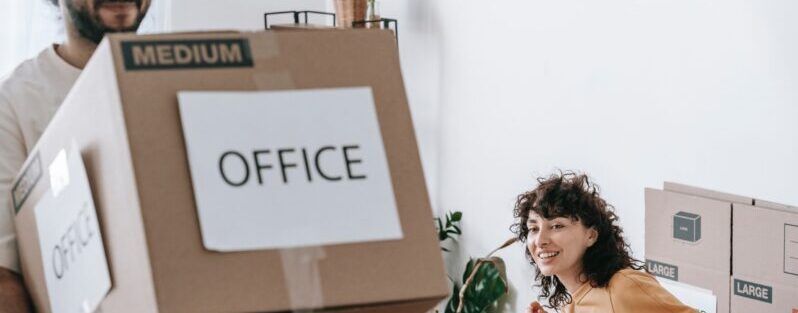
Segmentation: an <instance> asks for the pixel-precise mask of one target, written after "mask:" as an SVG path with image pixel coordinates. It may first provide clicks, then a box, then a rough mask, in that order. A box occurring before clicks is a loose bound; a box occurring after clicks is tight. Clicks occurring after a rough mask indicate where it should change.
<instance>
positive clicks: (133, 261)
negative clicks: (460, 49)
mask: <svg viewBox="0 0 798 313" xmlns="http://www.w3.org/2000/svg"><path fill="white" fill-rule="evenodd" d="M223 45H227V46H223ZM208 47H211V49H216V50H213V51H214V53H215V54H214V55H215V56H216V57H213V58H211V56H212V55H210V52H208V53H206V54H205V55H201V54H199V52H201V50H200V49H208ZM213 47H216V48H213ZM136 49H138V50H136ZM223 49H226V50H223ZM206 52H207V51H206ZM225 53H226V54H225ZM225 56H226V57H227V59H225ZM357 86H366V87H369V88H370V90H371V92H372V94H373V101H374V105H373V108H374V110H375V113H376V117H375V119H376V120H378V121H379V123H378V124H379V126H378V127H379V131H380V137H381V140H382V142H383V144H384V147H383V148H384V152H385V157H386V158H387V169H388V171H389V172H390V176H389V177H388V179H389V183H390V185H391V186H392V190H393V193H394V195H395V199H394V200H395V205H396V214H397V217H398V220H399V221H400V222H401V239H395V240H373V241H368V242H353V243H338V244H329V245H319V246H312V247H302V248H287V247H285V248H275V249H265V250H258V249H250V250H248V251H237V252H220V251H216V250H211V249H208V248H206V247H205V244H207V242H206V241H205V239H206V238H205V237H204V236H205V233H204V230H203V229H204V227H205V225H203V223H201V222H204V221H203V217H202V216H200V214H199V213H198V203H199V202H198V199H200V198H198V196H200V194H196V193H195V188H196V187H197V186H195V185H197V184H198V183H200V181H193V180H192V175H194V174H195V172H193V170H192V168H191V167H190V165H189V159H191V158H192V157H194V156H192V155H189V154H188V153H187V146H186V141H185V139H188V137H186V138H184V135H186V134H184V129H183V128H182V127H181V116H180V112H179V111H178V92H180V91H186V90H189V91H191V90H194V91H203V90H215V91H255V90H300V89H302V90H306V89H314V88H327V89H330V88H332V89H335V88H348V87H357ZM183 121H184V120H183ZM184 122H185V121H184ZM182 126H185V125H182ZM256 126H258V125H256ZM253 136H255V137H262V138H282V137H280V136H282V134H281V133H268V134H253ZM217 139H218V138H217ZM230 139H231V141H233V139H236V138H230ZM73 140H74V142H76V143H77V147H78V149H79V150H80V153H81V155H82V158H83V160H84V163H85V167H86V171H87V174H88V180H89V182H90V184H91V189H92V191H93V195H94V203H95V204H96V208H97V213H98V216H99V222H100V223H99V225H100V228H101V230H102V235H103V239H104V242H105V249H106V254H107V257H108V263H109V269H110V273H111V280H112V288H111V290H110V292H109V293H108V295H107V297H106V298H105V300H104V301H103V302H102V303H101V305H100V309H101V310H102V311H104V312H137V313H138V312H287V311H293V310H301V309H313V310H316V311H325V312H326V311H328V310H329V311H333V310H334V311H335V312H339V311H340V312H350V311H351V312H425V311H426V310H428V309H430V308H432V307H433V306H434V305H435V304H436V303H438V302H439V301H440V300H441V299H443V298H444V297H445V296H446V295H447V294H448V291H449V290H448V286H447V282H446V276H445V272H444V268H443V262H442V257H441V253H440V249H439V246H438V242H437V239H436V236H435V234H434V229H433V225H432V223H430V221H431V220H432V214H431V209H430V203H429V199H428V196H427V191H426V188H425V182H424V177H423V173H422V168H421V163H420V160H419V155H418V150H417V145H416V139H415V136H414V131H413V127H412V121H411V116H410V112H409V108H408V105H407V99H406V95H405V90H404V86H403V82H402V77H401V73H400V68H399V58H398V52H397V48H396V40H395V38H394V37H393V34H392V33H391V32H387V31H370V30H363V31H352V30H347V31H330V30H325V31H310V30H309V31H303V32H260V33H195V34H171V35H150V36H135V35H126V34H120V35H113V36H110V37H108V38H106V39H105V40H104V41H103V42H102V43H101V44H100V45H99V47H98V49H97V51H96V52H95V54H94V56H93V57H92V59H91V61H90V62H89V64H88V66H87V67H86V69H85V70H84V71H83V73H82V75H81V77H80V78H79V79H78V81H77V83H76V84H75V86H74V88H73V89H72V91H71V92H70V94H69V95H68V96H67V98H66V100H65V101H64V103H63V105H62V106H61V108H60V109H59V111H58V112H57V114H56V115H55V117H54V118H53V120H52V122H51V124H50V125H49V126H48V128H47V130H46V131H45V132H44V134H43V135H42V137H41V139H40V141H39V143H38V144H37V146H36V147H35V148H34V150H33V152H32V154H31V158H29V160H28V161H27V162H26V165H25V167H24V169H23V171H21V174H20V177H18V179H17V181H20V182H22V183H21V184H19V186H21V187H20V188H21V189H19V190H16V191H15V192H17V193H19V194H20V195H24V196H21V197H18V198H16V199H19V203H17V205H18V207H19V210H18V213H17V215H16V217H15V222H16V226H17V230H18V240H19V246H20V256H21V260H22V263H23V272H24V276H25V280H26V283H27V284H28V286H29V290H30V291H31V293H32V295H33V298H34V301H35V304H36V307H37V309H38V310H39V312H51V311H52V308H50V307H49V302H48V295H47V288H46V286H45V285H44V281H45V280H44V277H43V270H42V268H43V266H46V265H45V264H46V262H47V260H42V257H41V252H40V247H39V241H38V238H37V236H38V235H37V231H36V229H37V225H36V222H35V218H34V217H35V216H34V212H33V211H34V210H33V208H34V206H35V204H36V202H37V200H38V199H40V198H41V197H42V196H43V195H44V194H45V193H47V192H50V191H49V189H50V187H49V185H50V184H47V183H44V182H47V181H48V180H49V179H50V177H49V175H50V173H49V172H48V171H47V170H46V168H47V165H48V164H51V163H52V162H53V159H54V158H55V155H56V153H57V152H58V151H60V150H61V149H63V148H65V147H67V146H68V145H69V144H70V143H71V142H72V141H73ZM344 150H345V149H344ZM303 151H304V150H303ZM345 154H346V151H344V156H345V157H346V155H345ZM257 156H258V155H257V153H255V157H256V160H255V162H257ZM316 158H317V160H316V162H317V164H316V165H317V166H318V162H319V160H318V158H319V154H318V153H317V154H316ZM330 158H332V157H330ZM36 160H38V161H36ZM355 161H356V160H350V159H347V162H348V163H347V166H348V165H351V163H356V162H355ZM36 164H40V165H36ZM283 165H284V166H285V164H283ZM41 166H43V168H42V167H41ZM221 166H222V165H220V167H221ZM264 168H265V167H264V166H261V167H258V168H257V169H256V170H257V171H258V172H257V173H258V175H260V171H261V170H264ZM285 170H286V169H285V167H283V175H284V177H285ZM294 170H296V168H295V169H294ZM278 172H279V171H278ZM293 173H300V172H298V170H297V171H296V172H293ZM247 174H249V172H247ZM356 174H357V173H356ZM253 175H254V173H253ZM308 175H310V173H308ZM37 177H38V179H34V178H37ZM253 177H254V176H253ZM258 177H260V176H258ZM352 177H353V175H352V173H350V178H352ZM355 177H357V176H355ZM253 179H254V178H253ZM284 179H285V178H284ZM250 183H252V182H251V180H250ZM364 197H365V195H364ZM304 198H308V199H313V198H314V197H313V196H312V194H308V196H307V197H304ZM267 205H269V204H268V203H267V204H264V207H266V206H267ZM341 215H343V216H345V215H346V213H345V212H342V213H341ZM312 217H313V216H309V218H308V219H307V220H298V221H295V222H294V223H288V224H295V225H296V226H297V227H298V228H299V227H300V226H303V224H304V223H311V222H313V221H311V219H312ZM386 218H387V217H386ZM360 226H364V225H362V224H358V223H357V222H355V221H352V222H351V227H352V228H357V227H360ZM233 231H236V229H232V230H231V232H233ZM300 235H301V234H300ZM317 235H318V238H324V237H325V234H323V233H322V234H317Z"/></svg>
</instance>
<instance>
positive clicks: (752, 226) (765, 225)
mask: <svg viewBox="0 0 798 313" xmlns="http://www.w3.org/2000/svg"><path fill="white" fill-rule="evenodd" d="M755 203H756V206H750V205H740V206H736V207H735V208H734V225H733V231H732V233H733V240H732V248H733V251H734V253H733V255H732V267H733V269H734V275H733V276H732V285H731V286H732V298H731V307H732V313H743V312H773V313H781V312H783V313H794V312H798V208H792V207H789V206H787V205H781V204H777V203H772V202H767V201H761V200H756V202H755Z"/></svg>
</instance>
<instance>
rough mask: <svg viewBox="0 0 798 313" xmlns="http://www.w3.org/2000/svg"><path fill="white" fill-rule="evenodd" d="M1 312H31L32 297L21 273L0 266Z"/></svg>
mask: <svg viewBox="0 0 798 313" xmlns="http://www.w3.org/2000/svg"><path fill="white" fill-rule="evenodd" d="M0 312H3V313H30V312H33V310H32V309H31V304H30V298H29V297H28V291H27V290H26V289H25V285H24V284H23V283H22V278H21V277H20V276H19V274H17V273H14V272H12V271H10V270H7V269H5V268H2V267H0Z"/></svg>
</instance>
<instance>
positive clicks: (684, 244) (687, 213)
mask: <svg viewBox="0 0 798 313" xmlns="http://www.w3.org/2000/svg"><path fill="white" fill-rule="evenodd" d="M669 186H670V187H673V186H675V185H669ZM679 187H686V186H684V185H679ZM676 189H678V190H680V191H683V192H688V191H690V192H691V193H702V192H700V190H698V189H690V188H676ZM672 190H673V188H671V189H670V190H656V189H650V188H647V189H646V190H645V201H646V217H645V220H646V233H645V242H646V265H647V268H648V270H649V271H650V272H651V273H652V274H654V275H656V276H659V277H662V278H667V279H671V280H675V281H679V282H682V283H686V284H689V285H693V286H696V287H700V288H704V289H709V290H712V292H713V293H714V294H715V296H717V301H718V304H717V309H718V312H719V313H728V312H729V298H730V294H729V293H730V292H729V279H730V275H731V218H732V205H733V204H732V203H731V202H729V201H728V200H729V199H742V198H736V197H725V199H727V201H723V200H717V198H721V197H715V198H706V197H702V196H697V195H694V194H687V193H682V192H675V191H672ZM749 203H750V202H749ZM699 230H700V231H699Z"/></svg>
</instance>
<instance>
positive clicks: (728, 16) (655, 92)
mask: <svg viewBox="0 0 798 313" xmlns="http://www.w3.org/2000/svg"><path fill="white" fill-rule="evenodd" d="M386 2H389V1H383V15H386V16H388V15H394V16H397V17H398V18H399V20H400V30H401V31H402V33H401V34H402V35H401V42H400V44H401V46H400V48H401V52H402V54H403V55H402V59H403V67H404V71H405V80H406V83H407V85H408V92H409V93H410V100H411V107H413V109H414V117H416V127H417V132H418V133H419V137H420V139H422V142H421V146H422V157H423V158H424V159H425V167H426V170H427V175H428V178H430V179H429V180H428V181H429V182H431V184H432V186H431V188H432V189H433V191H435V195H436V196H435V198H434V203H435V206H436V209H437V210H438V212H441V213H442V212H443V211H446V210H462V211H464V224H463V231H464V236H463V237H462V239H461V241H460V248H461V249H460V251H459V252H457V253H455V255H453V256H449V257H447V259H448V262H450V263H452V264H451V265H456V266H454V267H455V269H454V272H455V274H454V275H453V276H455V277H458V276H459V273H460V271H461V270H462V267H460V266H461V263H463V262H464V260H463V259H457V258H456V257H458V256H459V257H462V258H464V257H466V256H479V255H482V254H484V253H486V252H488V251H490V250H491V249H492V248H493V247H495V246H497V245H498V244H499V243H501V242H502V241H503V240H504V239H506V238H507V237H508V236H510V233H509V231H508V230H507V228H508V226H509V225H510V224H511V223H512V218H511V210H512V205H513V201H514V198H515V196H516V195H517V194H518V193H520V192H522V191H523V190H526V189H529V188H531V187H533V186H534V178H535V177H537V176H540V175H548V174H549V173H551V172H552V171H553V170H554V169H556V168H561V169H574V170H581V171H585V172H587V173H589V174H590V175H592V176H593V177H594V178H595V180H596V181H597V182H598V183H599V184H600V185H601V186H602V189H603V195H604V197H605V198H607V199H608V200H609V201H610V202H611V203H612V204H614V205H615V206H616V207H617V212H618V213H619V215H620V217H621V222H622V224H623V227H624V228H625V230H626V235H627V237H628V240H629V241H630V242H631V244H632V249H633V250H634V252H635V255H636V256H637V257H639V258H642V257H643V255H644V246H643V245H644V218H643V214H644V203H643V188H644V187H661V184H662V182H663V181H665V180H669V181H676V182H682V183H687V184H693V185H698V186H702V187H706V188H712V189H717V190H721V191H726V192H732V193H738V194H742V195H747V196H754V197H758V198H763V199H770V200H774V201H779V202H785V203H788V204H794V205H798V192H796V191H798V183H796V179H795V178H796V177H798V162H796V160H798V123H797V122H798V121H797V120H798V103H796V100H798V97H797V96H798V59H796V58H795V57H794V56H795V55H797V54H796V52H798V36H796V33H798V20H795V19H791V18H790V16H791V14H790V13H791V12H796V9H798V3H795V2H794V1H789V0H769V1H761V0H732V1H729V0H724V1H720V0H717V1H708V0H707V1H685V0H678V1H632V0H626V1H589V0H583V1H574V0H569V1H537V0H534V1H529V0H501V1H462V0H438V1H427V0H408V1H398V2H390V4H389V3H386ZM408 29H409V30H411V32H410V33H409V34H408V31H407V30H408ZM414 32H415V34H414ZM420 104H423V106H420ZM425 139H426V140H425ZM429 142H432V143H433V144H425V143H429ZM429 160H434V161H433V162H430V161H429ZM521 249H522V248H521V247H520V246H518V247H515V248H513V249H512V250H511V251H506V252H502V253H501V255H502V256H503V257H504V258H505V260H506V261H507V263H508V271H509V274H510V280H511V282H512V284H513V289H514V291H513V292H514V294H513V296H512V297H511V301H510V302H509V305H510V308H509V309H508V310H507V311H506V312H517V311H521V310H523V308H524V306H526V304H528V303H529V302H530V301H532V300H534V299H535V296H536V294H535V293H534V292H533V291H531V290H530V288H529V286H530V285H531V283H532V281H531V275H532V270H531V269H530V268H529V267H528V265H526V261H525V260H524V258H523V255H522V250H521Z"/></svg>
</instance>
